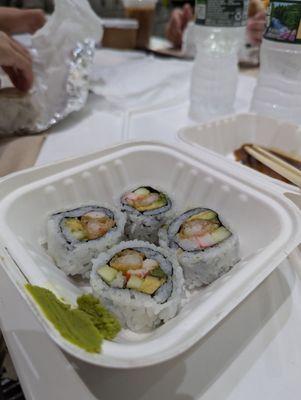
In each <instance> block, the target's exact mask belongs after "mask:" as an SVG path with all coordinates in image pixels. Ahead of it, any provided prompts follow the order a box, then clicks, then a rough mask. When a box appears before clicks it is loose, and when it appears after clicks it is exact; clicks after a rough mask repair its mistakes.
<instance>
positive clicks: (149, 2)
mask: <svg viewBox="0 0 301 400" xmlns="http://www.w3.org/2000/svg"><path fill="white" fill-rule="evenodd" d="M156 3H157V0H123V6H124V9H125V16H126V17H127V18H134V19H136V20H138V23H139V28H138V33H137V44H136V47H137V48H138V49H145V48H148V45H149V40H150V37H151V33H152V29H153V22H154V16H155V8H156Z"/></svg>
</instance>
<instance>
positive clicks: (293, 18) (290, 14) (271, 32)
mask: <svg viewBox="0 0 301 400" xmlns="http://www.w3.org/2000/svg"><path fill="white" fill-rule="evenodd" d="M264 38H265V39H269V40H276V41H279V42H285V43H301V2H300V1H290V0H289V1H288V0H277V1H275V0H271V3H270V5H269V8H268V13H267V29H266V31H265V34H264Z"/></svg>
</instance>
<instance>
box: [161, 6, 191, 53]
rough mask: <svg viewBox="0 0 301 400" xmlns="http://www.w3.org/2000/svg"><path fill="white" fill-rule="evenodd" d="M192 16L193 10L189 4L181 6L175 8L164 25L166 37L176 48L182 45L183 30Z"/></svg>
mask: <svg viewBox="0 0 301 400" xmlns="http://www.w3.org/2000/svg"><path fill="white" fill-rule="evenodd" d="M192 18H193V10H192V7H191V6H190V5H189V4H185V5H184V7H183V8H175V9H174V10H173V12H172V13H171V16H170V19H169V21H168V23H167V26H166V37H167V39H168V40H169V41H170V42H171V43H172V44H173V45H174V47H176V48H180V47H181V46H182V39H183V32H184V30H185V29H186V26H187V24H188V22H189V21H191V20H192Z"/></svg>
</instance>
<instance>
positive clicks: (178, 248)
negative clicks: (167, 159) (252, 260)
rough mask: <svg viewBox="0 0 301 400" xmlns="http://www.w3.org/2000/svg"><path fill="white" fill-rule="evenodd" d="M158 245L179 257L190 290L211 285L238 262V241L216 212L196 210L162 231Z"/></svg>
mask: <svg viewBox="0 0 301 400" xmlns="http://www.w3.org/2000/svg"><path fill="white" fill-rule="evenodd" d="M159 242H160V245H161V246H162V247H164V248H168V249H170V250H171V251H173V252H174V254H176V256H177V258H178V261H179V263H180V265H181V266H182V267H183V271H184V276H185V284H186V287H187V288H188V289H193V288H196V287H200V286H202V285H208V284H210V283H211V282H213V281H214V280H216V279H217V278H219V277H220V276H221V275H223V274H224V273H226V272H227V271H229V269H230V268H231V267H232V266H233V265H234V264H236V263H237V262H238V261H239V240H238V236H237V235H236V234H235V233H233V232H232V231H231V230H230V228H229V226H228V224H227V223H226V222H225V221H224V219H223V218H221V217H220V216H219V215H218V214H217V213H216V212H215V211H213V210H210V209H206V208H201V207H198V208H194V209H191V210H188V211H186V212H184V213H183V214H181V215H180V216H178V217H176V218H175V219H174V220H173V221H172V222H170V223H169V224H168V225H166V226H164V227H163V228H162V229H160V232H159Z"/></svg>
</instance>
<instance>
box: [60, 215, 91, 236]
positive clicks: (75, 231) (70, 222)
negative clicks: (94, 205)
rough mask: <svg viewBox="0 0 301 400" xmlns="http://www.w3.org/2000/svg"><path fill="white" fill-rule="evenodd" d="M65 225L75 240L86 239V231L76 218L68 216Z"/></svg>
mask: <svg viewBox="0 0 301 400" xmlns="http://www.w3.org/2000/svg"><path fill="white" fill-rule="evenodd" d="M65 227H66V228H67V229H69V231H70V233H71V235H72V236H73V237H74V238H75V239H77V240H84V239H87V233H86V231H85V228H84V227H83V226H82V224H81V222H80V221H79V220H78V219H77V218H68V219H66V221H65Z"/></svg>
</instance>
